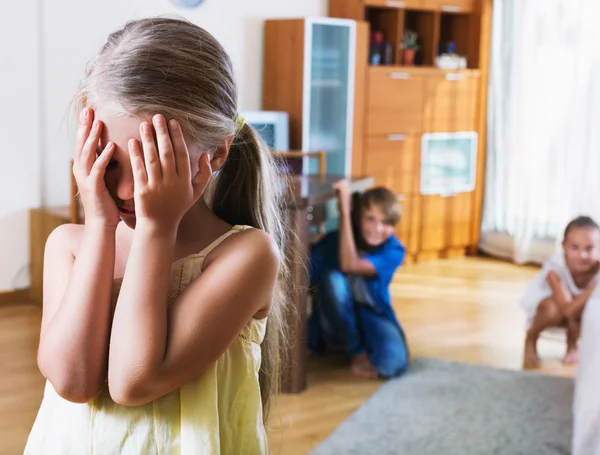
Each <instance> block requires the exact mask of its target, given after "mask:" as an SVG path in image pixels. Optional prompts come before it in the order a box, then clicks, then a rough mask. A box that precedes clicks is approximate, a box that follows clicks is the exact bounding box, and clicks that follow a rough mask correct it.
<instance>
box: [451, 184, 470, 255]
mask: <svg viewBox="0 0 600 455" xmlns="http://www.w3.org/2000/svg"><path fill="white" fill-rule="evenodd" d="M448 202H449V205H450V207H449V208H450V211H449V213H448V225H449V226H450V235H449V238H448V248H450V249H454V248H458V249H460V248H466V247H467V246H469V245H470V244H471V234H472V232H471V230H472V227H473V223H472V215H473V193H459V194H457V195H455V196H451V197H449V198H448Z"/></svg>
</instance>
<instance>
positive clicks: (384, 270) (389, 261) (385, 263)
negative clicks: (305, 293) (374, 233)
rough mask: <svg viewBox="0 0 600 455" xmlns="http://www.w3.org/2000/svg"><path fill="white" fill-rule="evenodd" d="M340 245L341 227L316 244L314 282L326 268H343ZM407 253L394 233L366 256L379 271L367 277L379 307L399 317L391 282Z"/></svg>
mask: <svg viewBox="0 0 600 455" xmlns="http://www.w3.org/2000/svg"><path fill="white" fill-rule="evenodd" d="M339 247H340V238H339V231H333V232H330V233H329V234H327V235H326V236H325V237H324V238H323V239H321V240H320V241H319V242H318V243H317V244H316V245H315V246H314V247H313V248H312V251H311V256H310V282H311V285H315V284H316V283H318V282H319V281H320V280H321V278H322V277H323V274H324V273H325V272H328V271H331V270H339V269H340V260H339ZM405 255H406V249H405V248H404V245H402V243H400V241H399V240H398V238H397V237H395V236H394V235H392V236H390V238H389V239H387V240H386V241H385V242H384V243H383V244H381V245H379V246H378V247H376V248H374V249H373V250H371V251H369V252H368V253H367V254H365V255H363V256H362V257H363V258H364V259H367V260H368V261H370V262H371V264H373V267H374V268H375V270H376V271H377V275H376V276H372V277H364V281H365V283H366V284H367V288H368V290H369V293H370V294H371V296H372V297H373V299H374V300H375V303H376V304H377V306H378V307H379V309H380V310H381V311H382V312H383V313H385V314H386V315H388V316H390V317H392V318H393V319H395V316H394V312H393V309H392V302H391V298H390V291H389V286H390V283H391V281H392V278H393V277H394V273H396V270H397V269H398V267H400V265H402V262H403V261H404V257H405Z"/></svg>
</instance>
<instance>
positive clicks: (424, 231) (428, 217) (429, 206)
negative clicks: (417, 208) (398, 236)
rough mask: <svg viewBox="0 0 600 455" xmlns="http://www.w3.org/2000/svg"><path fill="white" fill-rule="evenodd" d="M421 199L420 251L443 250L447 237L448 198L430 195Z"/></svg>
mask: <svg viewBox="0 0 600 455" xmlns="http://www.w3.org/2000/svg"><path fill="white" fill-rule="evenodd" d="M421 201H422V203H421V206H422V208H421V251H428V252H430V251H436V252H437V251H443V250H444V249H445V248H446V244H447V238H448V217H447V214H448V211H447V210H448V200H447V198H446V197H443V196H438V195H430V196H422V197H421Z"/></svg>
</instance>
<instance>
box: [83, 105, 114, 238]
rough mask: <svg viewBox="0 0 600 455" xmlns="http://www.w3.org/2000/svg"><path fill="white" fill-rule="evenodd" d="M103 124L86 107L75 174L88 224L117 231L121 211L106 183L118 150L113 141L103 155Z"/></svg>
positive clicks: (107, 145)
mask: <svg viewBox="0 0 600 455" xmlns="http://www.w3.org/2000/svg"><path fill="white" fill-rule="evenodd" d="M102 127H103V124H102V122H101V121H100V120H94V111H93V110H91V109H89V108H84V109H83V110H82V111H81V114H80V116H79V129H78V131H77V142H76V144H75V153H74V159H73V174H74V176H75V180H76V182H77V188H78V189H79V194H80V195H81V202H82V204H83V209H84V211H85V224H87V225H91V224H94V225H100V226H101V227H108V228H116V226H117V224H118V223H119V219H120V218H119V210H118V209H117V205H116V204H115V201H114V200H113V198H112V196H111V195H110V193H109V192H108V189H107V188H106V184H105V183H104V175H105V174H106V166H107V165H108V163H109V162H110V159H111V158H112V155H113V153H114V151H115V145H114V144H113V143H112V142H109V143H108V144H106V147H105V149H104V150H103V151H102V153H100V154H99V155H98V154H97V152H98V147H99V144H100V135H101V134H102Z"/></svg>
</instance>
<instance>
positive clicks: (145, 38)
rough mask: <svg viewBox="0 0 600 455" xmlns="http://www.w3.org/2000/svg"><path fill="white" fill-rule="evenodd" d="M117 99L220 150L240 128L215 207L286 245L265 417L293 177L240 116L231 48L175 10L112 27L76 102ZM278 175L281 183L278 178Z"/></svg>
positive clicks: (269, 348) (264, 374)
mask: <svg viewBox="0 0 600 455" xmlns="http://www.w3.org/2000/svg"><path fill="white" fill-rule="evenodd" d="M85 105H88V106H91V107H93V108H97V107H98V106H100V105H102V106H107V105H108V106H110V107H112V108H114V109H116V110H117V111H118V112H120V113H122V114H123V115H128V116H149V115H154V114H157V113H160V114H163V115H164V116H165V117H166V118H167V119H175V120H177V121H178V122H179V123H180V124H181V127H182V130H183V132H184V135H185V137H186V140H187V141H188V143H190V144H196V145H198V146H199V148H200V150H201V151H202V152H214V151H216V150H217V149H218V148H219V146H220V145H221V144H222V143H223V141H224V140H225V139H226V138H228V137H231V136H234V140H233V143H232V144H231V148H230V150H229V154H228V157H227V160H226V161H225V164H224V165H223V167H222V168H221V169H220V170H219V171H218V175H217V176H216V178H215V179H213V181H212V183H211V186H210V188H209V189H208V191H207V195H208V196H207V198H208V200H207V203H208V204H209V206H210V207H211V208H212V210H213V211H214V213H215V214H216V215H217V216H219V217H220V218H222V219H223V220H225V221H226V222H228V223H229V224H232V225H249V226H253V227H255V228H257V229H262V230H263V231H266V232H268V233H269V234H270V235H271V236H273V237H274V238H275V240H276V241H277V244H278V245H279V247H280V249H281V250H282V254H281V257H282V263H281V266H280V277H279V280H278V286H277V289H276V293H275V298H274V301H273V303H272V306H271V311H270V314H269V319H268V323H267V334H266V337H265V340H264V342H263V344H262V363H261V370H260V376H259V380H260V386H261V395H262V401H263V410H264V419H265V420H266V419H267V417H268V410H269V404H270V398H271V396H272V394H273V393H274V392H276V390H277V386H278V383H279V358H280V352H279V351H280V347H281V346H285V343H284V341H283V339H284V338H285V337H284V331H283V319H284V310H285V308H286V301H287V298H286V294H287V290H288V289H289V286H286V285H285V284H287V283H290V280H289V279H288V277H289V272H288V265H287V261H286V259H285V256H284V254H283V246H284V243H286V240H287V239H286V235H289V234H287V233H288V230H287V229H286V227H285V225H284V219H285V218H284V216H283V213H282V211H283V210H284V209H285V207H284V204H285V200H286V199H285V196H286V195H285V194H284V190H286V189H287V188H288V186H287V185H286V183H287V182H285V181H284V182H283V184H282V185H281V186H278V184H279V183H281V182H282V178H283V177H282V175H281V173H280V172H278V171H277V168H276V164H275V162H274V160H273V158H272V156H271V153H270V151H269V150H268V148H267V146H266V144H265V143H264V142H263V141H262V140H261V138H260V136H259V135H258V134H257V133H256V132H255V131H254V130H253V129H252V127H250V126H249V125H247V124H243V123H242V122H239V118H238V114H237V112H238V109H237V88H236V84H235V82H234V77H233V68H232V64H231V61H230V59H229V56H228V55H227V53H226V52H225V50H224V49H223V47H222V46H221V45H220V44H219V43H218V42H217V40H216V39H215V38H214V37H213V36H212V35H211V34H209V33H208V32H207V31H205V30H203V29H202V28H200V27H198V26H197V25H194V24H192V23H191V22H188V21H185V20H179V19H171V18H152V19H143V20H137V21H133V22H129V23H127V24H126V25H125V26H124V27H123V28H122V29H120V30H118V31H116V32H115V33H112V34H111V35H110V36H109V37H108V41H107V43H106V44H105V45H104V47H103V48H102V49H101V51H100V53H99V55H98V56H97V58H96V59H95V60H94V61H93V62H92V63H91V65H90V67H89V68H88V71H87V77H86V78H85V80H84V81H83V82H82V84H81V87H80V89H79V91H78V93H77V96H76V108H77V109H78V110H80V109H81V108H82V107H83V106H85ZM276 182H277V183H276Z"/></svg>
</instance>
